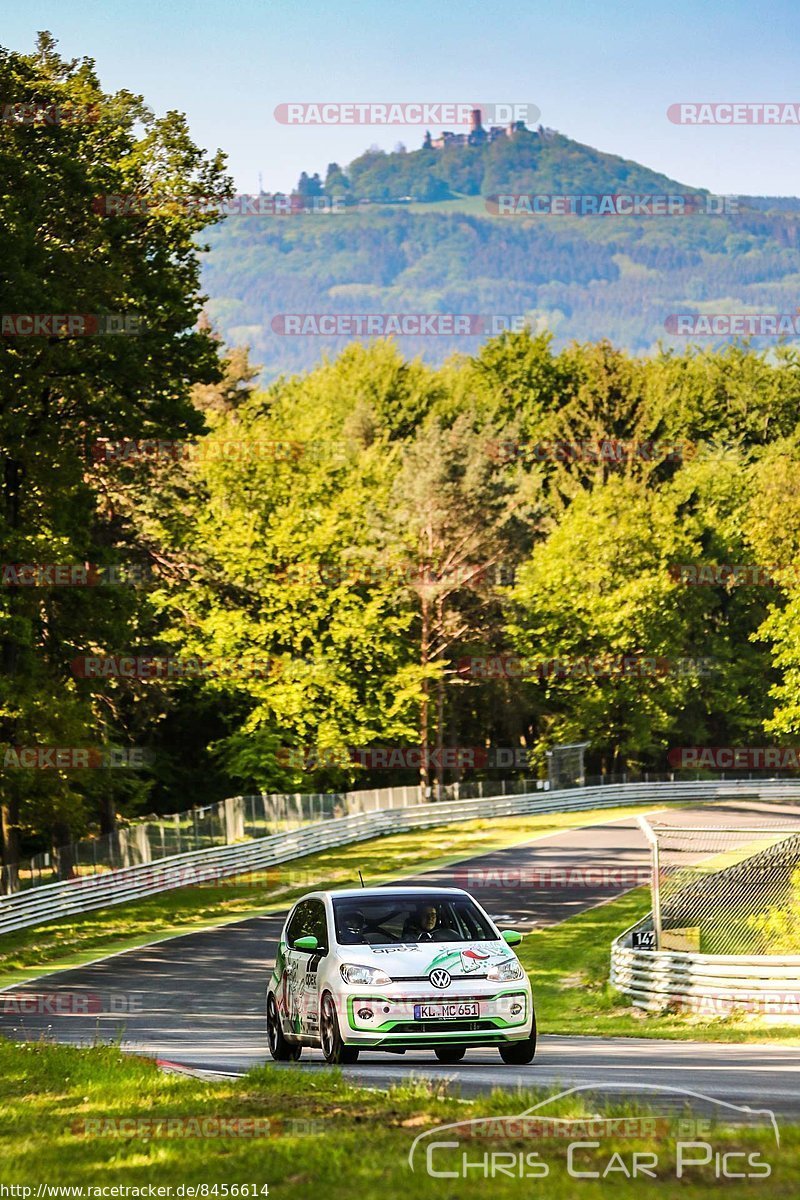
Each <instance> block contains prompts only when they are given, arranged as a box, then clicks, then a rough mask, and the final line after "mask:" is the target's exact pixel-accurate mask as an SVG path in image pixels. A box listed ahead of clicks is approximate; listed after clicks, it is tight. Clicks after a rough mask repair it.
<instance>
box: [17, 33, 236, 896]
mask: <svg viewBox="0 0 800 1200" xmlns="http://www.w3.org/2000/svg"><path fill="white" fill-rule="evenodd" d="M0 93H2V95H3V97H4V103H11V104H21V105H31V104H32V105H34V106H40V107H41V106H45V108H47V107H50V106H52V107H53V108H54V109H56V110H60V111H61V113H62V117H61V118H60V119H59V120H58V121H56V122H55V123H53V124H43V123H42V122H41V121H39V120H38V118H35V119H33V120H32V121H30V122H29V121H27V120H19V121H4V122H3V123H2V124H0V170H2V173H3V176H4V178H5V179H6V180H7V186H6V187H5V188H4V189H3V195H2V198H0V210H1V211H0V217H1V218H2V224H3V225H4V227H5V232H6V237H5V248H4V254H5V268H6V269H5V270H4V279H5V282H4V283H3V284H2V292H0V301H1V303H0V311H2V313H4V314H9V313H18V314H26V313H27V314H87V313H88V314H101V316H102V314H111V315H112V317H111V319H112V321H116V322H117V327H119V321H120V320H121V319H123V320H126V321H128V329H129V331H134V332H133V333H132V335H131V336H125V334H123V333H116V334H108V335H106V336H79V335H76V330H78V331H79V325H75V324H73V325H72V327H71V331H70V330H68V333H67V335H66V336H64V334H63V332H59V330H58V329H56V328H55V327H53V328H52V329H50V331H49V333H48V326H47V324H46V323H45V325H43V326H41V328H42V330H43V334H45V335H43V336H31V337H21V336H4V337H3V338H2V339H1V340H0V378H1V379H2V394H3V397H4V401H3V408H2V413H0V458H2V463H1V464H0V466H1V467H2V470H1V471H0V493H1V494H0V541H1V542H2V546H3V551H4V558H5V560H6V561H7V562H12V563H15V562H16V563H19V562H23V563H25V562H27V563H37V562H55V563H100V564H111V563H115V562H119V560H120V559H122V560H123V561H124V559H125V558H126V557H130V556H131V554H135V553H136V545H135V536H134V535H133V534H132V531H131V530H130V529H125V528H120V526H119V523H118V522H117V520H116V518H115V514H114V513H113V512H111V511H109V510H108V509H107V508H106V507H105V506H104V503H103V501H102V499H101V498H100V496H99V493H98V490H97V488H96V486H95V483H94V480H93V478H92V470H91V466H90V465H88V464H87V458H86V454H87V447H88V446H91V445H92V444H93V443H94V442H95V440H96V439H97V438H98V437H100V436H103V437H109V438H115V437H124V438H129V439H130V438H134V439H135V438H141V437H171V438H174V437H180V436H185V435H186V434H189V433H192V432H195V433H197V432H199V431H200V430H201V429H202V427H203V419H202V416H201V415H200V413H199V412H198V411H197V410H196V409H194V408H193V407H192V405H191V404H190V402H189V391H190V388H191V386H192V384H193V383H194V382H198V381H208V382H210V381H211V380H213V379H214V378H215V377H217V375H218V373H219V367H218V363H217V355H216V346H215V343H214V341H213V340H212V339H211V338H210V337H209V336H208V334H207V333H205V332H203V331H193V330H192V326H193V325H194V324H195V322H196V320H197V317H198V313H199V309H200V305H201V300H202V298H201V297H199V296H198V260H197V247H196V244H195V235H196V234H197V233H198V232H199V231H200V230H201V229H202V228H203V227H204V226H205V225H207V224H208V223H209V222H210V221H211V220H213V217H212V216H210V215H207V214H206V215H203V214H202V212H201V211H200V210H199V208H197V207H191V206H189V205H186V204H184V203H182V202H181V201H180V199H178V200H177V202H176V197H178V198H180V197H191V196H207V195H215V194H216V195H221V194H223V193H227V192H229V191H230V185H229V183H228V181H227V179H226V177H225V175H224V172H223V160H222V156H221V155H220V154H219V153H218V154H217V155H215V156H213V157H212V158H207V157H206V156H205V155H204V154H203V153H202V152H201V151H200V150H198V148H197V147H196V146H195V145H194V144H193V142H192V141H191V138H190V137H189V134H188V131H187V129H186V124H185V121H184V119H183V117H182V116H180V115H179V114H178V113H176V112H171V113H169V114H167V115H166V116H165V117H162V118H155V117H154V116H153V114H152V113H151V112H150V111H149V109H148V108H147V107H146V106H145V104H144V102H143V100H142V99H141V98H140V97H138V96H135V95H133V94H132V93H130V92H127V91H121V92H118V93H116V94H114V95H108V94H105V93H103V92H102V90H101V88H100V85H99V82H98V80H97V77H96V74H95V71H94V67H93V65H92V63H91V62H90V61H89V60H82V61H77V60H76V61H72V62H66V61H64V60H62V59H61V58H60V57H59V55H58V53H57V51H56V46H55V42H54V41H53V39H52V38H51V37H50V35H49V34H41V35H40V37H39V41H38V44H37V50H36V52H35V53H34V54H32V55H23V54H17V53H14V52H11V51H5V50H3V51H2V52H1V53H0ZM64 113H66V114H70V113H71V114H72V116H71V117H70V116H69V115H67V116H64V115H63V114H64ZM87 113H88V114H89V115H88V116H87ZM95 117H96V119H95ZM131 194H134V195H137V196H147V197H148V198H149V201H150V204H149V205H148V207H147V209H146V211H144V212H142V211H139V212H132V213H129V214H127V215H120V214H119V207H118V206H117V207H116V209H115V212H116V215H113V216H112V215H106V213H107V212H108V208H107V206H106V204H105V202H104V201H103V202H98V201H97V198H98V197H106V196H116V197H119V196H124V195H131ZM113 314H122V318H120V317H119V316H117V317H114V316H113ZM136 322H138V323H139V324H138V325H137V324H136ZM86 328H87V329H88V330H91V328H92V326H91V324H87V326H86ZM137 330H138V332H135V331H137ZM3 332H4V334H7V333H8V330H6V329H4V331H3ZM70 332H71V334H72V336H70ZM134 333H135V335H134ZM139 612H140V604H139V597H138V595H137V593H136V592H135V591H134V590H133V589H131V590H129V591H127V592H126V590H125V589H121V588H116V589H115V588H107V589H105V591H103V592H101V591H100V590H99V589H96V590H95V592H94V594H92V595H91V596H89V595H87V592H86V591H83V592H81V591H80V589H69V588H64V589H59V588H47V587H43V588H39V587H31V588H24V589H23V588H18V587H6V588H3V590H2V593H1V594H0V625H1V630H2V633H1V635H0V636H1V637H2V646H1V647H0V650H1V654H2V664H1V667H0V671H1V674H0V730H1V731H2V732H0V738H2V741H3V742H5V743H6V744H7V745H10V746H14V745H18V744H24V743H25V742H27V743H28V744H30V743H36V742H40V741H41V742H45V741H46V739H50V741H51V742H55V744H61V745H66V744H71V745H74V744H76V742H77V743H78V744H80V743H81V742H83V741H85V740H87V739H91V740H92V741H93V742H100V743H101V744H102V743H103V742H106V741H111V742H113V740H114V739H115V738H117V737H120V736H121V737H123V738H124V736H125V731H124V729H120V728H119V727H118V726H116V725H115V722H116V719H117V717H118V716H119V714H118V713H114V712H112V711H111V710H110V709H109V707H108V705H106V704H105V703H104V702H103V699H102V697H100V696H95V695H93V694H88V693H87V692H86V691H85V690H84V689H83V688H82V687H81V686H80V685H79V684H78V683H77V681H76V680H75V678H74V676H72V675H71V673H70V666H69V664H70V661H71V659H72V658H73V657H74V655H75V654H76V653H77V652H79V651H80V650H82V649H84V648H87V647H90V646H92V645H96V644H98V643H99V642H101V641H105V640H106V639H109V638H112V637H113V639H114V640H115V641H116V642H118V643H119V642H121V643H122V644H123V645H124V644H125V643H129V642H130V640H131V637H132V629H133V628H134V627H135V624H136V621H137V619H138V616H137V614H138V613H139ZM120 774H122V773H120ZM36 778H37V780H38V777H36ZM77 778H78V777H75V779H77ZM75 779H73V778H70V777H69V776H67V775H66V774H65V772H63V771H59V770H54V771H53V773H52V774H51V775H47V777H46V784H44V783H42V782H41V781H38V782H37V781H34V782H33V784H32V785H31V786H30V787H29V786H28V784H29V783H30V781H29V780H28V781H27V782H26V784H24V785H23V784H21V783H20V775H19V772H17V773H16V774H14V773H13V772H11V771H9V770H6V771H4V772H3V775H2V776H0V789H1V791H2V799H0V813H1V814H2V816H1V819H0V825H1V826H2V839H1V842H2V844H1V847H0V848H1V849H2V861H3V883H4V886H5V888H6V889H11V888H14V887H15V886H16V884H17V862H18V859H19V852H20V844H19V835H20V830H21V828H22V826H23V825H24V822H25V820H26V816H25V812H24V804H25V802H26V796H34V794H36V795H37V796H38V800H37V801H36V806H37V811H38V813H39V817H38V818H37V823H38V825H39V827H41V826H42V823H43V824H44V825H45V827H46V826H47V825H48V823H49V826H50V828H51V829H55V830H60V831H61V833H60V836H62V837H63V836H64V832H65V831H66V830H67V827H68V826H69V824H70V823H71V821H72V820H73V819H75V817H76V815H77V814H79V813H80V810H81V808H82V805H81V803H80V800H79V797H80V796H87V795H91V794H92V792H93V790H94V792H95V794H97V793H98V791H99V792H105V793H106V796H105V799H104V801H103V803H104V805H105V806H106V808H107V805H108V803H109V794H108V792H109V788H108V787H107V786H106V784H108V785H109V787H111V789H112V791H113V788H115V787H117V788H119V789H120V791H121V792H122V793H124V792H125V791H126V790H127V789H128V787H129V784H128V783H122V782H118V781H117V780H116V778H113V779H112V776H111V775H109V776H108V777H105V778H104V779H103V786H102V787H100V785H99V783H98V782H97V780H95V779H94V777H93V779H88V780H84V782H83V784H80V783H79V782H76V781H75ZM45 796H46V804H44V799H43V798H44V797H45ZM39 801H42V803H39ZM31 803H32V804H33V803H34V801H33V800H32V801H31ZM43 805H44V808H46V809H47V810H48V811H49V814H50V815H49V817H47V818H44V817H43V816H42V812H43Z"/></svg>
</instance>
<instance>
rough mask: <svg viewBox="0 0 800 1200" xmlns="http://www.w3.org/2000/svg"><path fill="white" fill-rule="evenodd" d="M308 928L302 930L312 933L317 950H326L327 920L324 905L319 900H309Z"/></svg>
mask: <svg viewBox="0 0 800 1200" xmlns="http://www.w3.org/2000/svg"><path fill="white" fill-rule="evenodd" d="M307 903H308V906H309V914H308V929H305V930H304V931H303V932H304V933H308V934H313V936H314V937H315V938H316V939H317V947H318V949H319V950H322V951H325V952H326V953H327V950H328V922H327V920H326V917H325V905H324V904H323V902H322V901H321V900H309V901H308V902H307Z"/></svg>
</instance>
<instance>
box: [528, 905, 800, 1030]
mask: <svg viewBox="0 0 800 1200" xmlns="http://www.w3.org/2000/svg"><path fill="white" fill-rule="evenodd" d="M649 909H650V890H649V888H636V890H635V891H631V892H626V894H625V895H624V896H620V897H618V899H616V900H611V901H609V902H608V903H606V904H601V905H598V906H597V907H596V908H592V909H589V910H588V911H587V912H584V913H579V914H578V915H577V916H574V917H570V918H569V920H567V921H563V922H562V923H561V924H560V925H553V926H550V927H549V928H546V929H535V930H533V931H532V932H531V933H529V934H528V935H527V937H526V938H525V939H524V941H523V942H522V945H521V946H519V947H518V948H517V951H518V954H519V957H520V959H521V961H522V963H523V965H524V966H525V968H526V970H527V971H528V974H529V975H530V978H531V983H532V985H533V994H534V1000H535V1004H536V1015H537V1021H538V1025H539V1030H540V1032H541V1033H558V1034H565V1035H572V1036H574V1035H591V1036H598V1037H647V1038H674V1039H683V1040H687V1039H691V1040H700V1041H709V1042H753V1041H772V1042H781V1043H785V1042H793V1043H800V1026H798V1025H791V1024H787V1025H776V1024H773V1023H770V1022H768V1021H767V1020H766V1019H765V1018H764V1017H763V1016H760V1015H755V1014H742V1015H732V1016H713V1015H710V1016H709V1015H705V1014H702V1013H701V1014H697V1015H690V1014H685V1013H684V1014H681V1013H678V1012H666V1013H663V1014H652V1013H645V1012H642V1011H640V1010H639V1009H635V1008H633V1007H632V1006H631V1005H630V1003H629V1001H628V1000H627V998H626V997H625V996H623V995H622V994H621V993H620V992H618V991H616V989H615V988H612V987H611V985H610V984H609V982H608V972H609V955H610V949H611V943H612V941H613V940H614V938H615V937H617V936H618V935H619V934H620V933H622V932H623V930H625V929H627V928H628V927H629V926H630V925H632V924H633V923H634V922H635V921H638V920H639V918H640V917H643V916H645V914H646V913H647V912H648V911H649Z"/></svg>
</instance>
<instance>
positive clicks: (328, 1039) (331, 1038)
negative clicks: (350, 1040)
mask: <svg viewBox="0 0 800 1200" xmlns="http://www.w3.org/2000/svg"><path fill="white" fill-rule="evenodd" d="M319 1033H320V1041H321V1043H322V1053H323V1054H324V1055H325V1061H326V1062H329V1063H330V1064H331V1066H333V1067H338V1066H341V1065H342V1064H344V1063H354V1062H358V1050H357V1048H356V1047H355V1046H346V1045H345V1044H344V1042H343V1041H342V1035H341V1033H340V1032H339V1018H338V1017H337V1015H336V1005H335V1004H334V1002H333V996H332V995H331V994H330V992H326V993H325V995H324V996H323V997H322V1005H321V1010H320V1021H319Z"/></svg>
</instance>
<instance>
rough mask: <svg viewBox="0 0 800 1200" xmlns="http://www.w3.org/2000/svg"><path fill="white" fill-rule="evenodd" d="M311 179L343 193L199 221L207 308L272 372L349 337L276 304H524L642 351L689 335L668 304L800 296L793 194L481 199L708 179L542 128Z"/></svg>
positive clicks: (297, 365)
mask: <svg viewBox="0 0 800 1200" xmlns="http://www.w3.org/2000/svg"><path fill="white" fill-rule="evenodd" d="M309 185H311V186H309ZM315 190H317V191H318V192H319V193H321V195H322V197H323V201H322V202H323V203H325V197H327V198H328V200H329V201H332V200H333V199H334V198H338V202H340V203H343V202H344V198H345V197H346V199H347V205H346V207H344V208H343V209H342V211H338V212H327V213H319V212H317V213H313V212H308V213H301V214H299V215H294V216H283V217H266V216H262V217H249V218H244V217H232V218H229V219H228V220H226V221H224V222H222V223H220V224H219V225H217V226H215V227H214V228H213V229H211V230H210V231H208V232H207V234H206V238H207V240H208V242H209V245H210V253H209V255H208V256H207V258H206V262H205V268H204V276H203V283H204V287H205V289H206V291H207V292H208V294H209V296H210V297H211V299H210V302H209V304H208V306H207V307H208V312H209V315H210V317H211V319H212V320H213V322H214V323H215V325H216V326H217V327H218V328H219V329H220V332H221V333H222V334H223V336H224V337H225V339H226V340H227V341H228V342H231V343H235V344H241V343H243V342H246V343H248V344H249V345H250V346H251V347H252V350H253V357H254V359H255V360H256V361H258V362H261V363H263V364H264V373H265V377H266V378H271V377H274V376H275V375H276V374H278V373H281V372H288V371H296V370H302V369H305V368H307V367H309V366H311V365H312V364H313V363H314V362H316V361H318V360H319V358H320V357H321V356H322V353H323V352H328V353H330V354H335V353H338V351H339V350H340V349H341V348H342V347H343V346H344V345H345V344H346V343H347V341H349V340H351V339H350V338H348V337H341V336H340V337H336V336H332V335H331V336H318V335H315V336H287V335H284V334H282V333H280V332H275V331H274V330H273V321H274V319H275V318H276V316H278V315H279V314H283V313H313V314H330V313H338V314H352V313H356V314H364V313H434V312H435V313H457V314H478V315H487V314H502V315H504V316H508V317H510V316H512V315H513V316H516V317H522V316H523V315H524V317H525V318H526V320H527V321H528V322H529V323H530V324H531V325H532V326H533V327H534V328H535V329H544V328H547V329H550V330H552V332H553V334H554V336H555V339H556V345H563V344H565V343H566V342H569V341H570V340H572V339H575V338H577V339H579V340H596V339H598V338H601V337H608V338H610V339H611V340H612V341H613V342H614V343H615V344H617V345H619V346H621V347H624V348H626V349H628V350H630V351H633V352H636V353H649V352H651V351H652V350H653V349H654V348H655V347H656V345H657V344H658V342H659V341H664V342H666V343H667V344H669V343H670V342H673V343H674V344H675V345H681V344H683V341H684V340H685V339H677V338H671V337H670V335H669V334H668V333H667V329H666V326H665V322H666V320H667V318H668V317H669V315H670V314H672V313H676V312H698V313H712V312H725V313H738V312H793V311H794V310H795V308H796V303H797V301H796V295H797V286H798V280H800V252H799V251H800V224H798V222H800V211H798V210H799V209H800V201H796V200H794V199H792V198H772V197H754V198H753V199H752V200H750V199H749V198H748V197H741V198H739V205H738V210H737V211H734V212H729V213H727V214H725V215H714V216H705V215H687V216H679V217H669V216H635V217H634V216H630V217H627V216H617V215H613V216H580V217H579V216H554V215H527V216H526V215H514V216H507V215H506V216H502V215H498V214H497V213H496V211H493V210H492V205H491V202H490V201H489V200H488V197H490V196H492V195H493V194H497V193H523V192H524V193H537V194H544V193H547V194H560V195H564V194H569V195H575V194H582V195H587V194H588V195H596V194H619V193H630V192H634V193H637V194H657V195H663V194H673V195H674V194H682V195H694V196H696V197H698V198H700V197H703V196H706V195H708V193H707V192H703V191H701V190H700V189H692V188H689V187H686V186H684V185H682V184H680V183H679V182H677V181H675V180H671V179H669V178H667V177H666V176H665V175H662V174H660V173H658V172H655V171H652V170H650V169H649V168H647V167H644V166H641V165H640V164H638V163H634V162H630V161H628V160H626V159H623V158H620V157H618V156H615V155H611V154H605V153H603V152H601V151H599V150H595V149H593V148H592V147H589V146H583V145H581V144H580V143H578V142H574V141H571V140H570V139H569V138H566V137H564V136H563V135H561V134H557V133H552V132H550V131H547V133H546V134H538V133H534V132H530V131H527V130H525V131H520V132H519V133H517V134H515V136H514V137H513V138H503V139H498V140H497V141H496V142H494V143H492V144H490V145H486V146H482V147H473V146H452V147H449V146H448V147H445V148H443V149H439V150H430V149H429V150H418V151H413V152H410V153H393V154H384V153H376V152H369V153H367V154H364V155H362V156H361V157H360V158H358V159H356V160H355V161H354V162H353V163H351V164H350V166H349V167H348V168H347V169H346V170H344V171H342V170H341V169H340V168H339V167H338V166H336V164H331V166H330V167H329V169H328V173H327V176H326V179H325V181H324V184H322V183H321V181H320V184H319V185H316V189H315V186H314V185H313V184H312V183H311V181H309V180H308V179H307V177H306V180H305V186H304V188H303V191H304V192H305V194H306V195H313V193H314V191H315ZM409 197H411V198H413V199H412V200H411V201H409V199H408V198H409ZM401 198H404V201H403V202H402V203H399V202H398V201H399V200H400V199H401ZM367 200H368V201H369V203H368V204H367V203H364V201H367ZM359 201H361V203H359ZM495 208H496V206H495ZM276 324H277V325H278V326H279V325H280V322H276ZM398 341H399V344H400V347H401V349H402V351H403V353H405V354H411V355H414V354H421V355H422V356H423V357H425V358H426V359H427V360H428V361H431V362H440V361H442V360H443V359H444V358H446V357H447V356H448V355H449V354H451V353H452V352H453V351H459V352H465V353H470V352H473V351H474V350H476V349H477V347H478V345H479V344H480V341H481V336H480V335H476V334H470V335H468V336H460V337H435V338H434V337H416V338H414V337H410V336H407V337H401V338H399V339H398Z"/></svg>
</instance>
